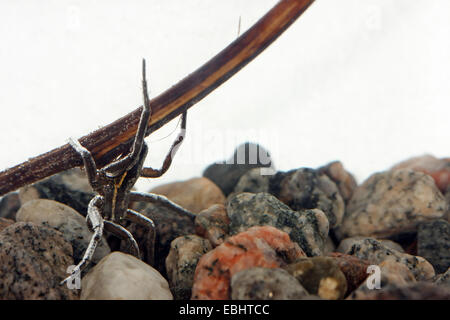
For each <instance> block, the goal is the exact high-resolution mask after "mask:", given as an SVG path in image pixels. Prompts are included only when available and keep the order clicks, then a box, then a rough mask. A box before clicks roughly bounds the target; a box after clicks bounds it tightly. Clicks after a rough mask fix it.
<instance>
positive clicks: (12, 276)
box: [0, 222, 78, 300]
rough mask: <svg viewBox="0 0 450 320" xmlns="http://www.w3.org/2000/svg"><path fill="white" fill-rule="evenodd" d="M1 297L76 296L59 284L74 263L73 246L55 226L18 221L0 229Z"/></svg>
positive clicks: (73, 292) (43, 298) (72, 297)
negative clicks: (53, 227)
mask: <svg viewBox="0 0 450 320" xmlns="http://www.w3.org/2000/svg"><path fill="white" fill-rule="evenodd" d="M0 261H1V268H0V300H45V299H48V300H61V299H62V300H73V299H77V298H78V293H77V292H76V290H69V289H68V288H67V287H66V286H64V285H60V282H61V281H62V280H63V279H65V278H66V277H67V276H68V274H67V273H66V270H67V267H69V266H70V265H73V264H74V263H73V259H72V246H71V245H70V243H69V242H67V241H66V240H65V239H64V238H63V235H62V234H61V233H60V232H59V231H56V230H54V229H51V228H48V227H44V226H37V225H34V224H32V223H25V222H17V223H14V224H12V225H10V226H8V227H6V228H5V229H3V231H2V232H0Z"/></svg>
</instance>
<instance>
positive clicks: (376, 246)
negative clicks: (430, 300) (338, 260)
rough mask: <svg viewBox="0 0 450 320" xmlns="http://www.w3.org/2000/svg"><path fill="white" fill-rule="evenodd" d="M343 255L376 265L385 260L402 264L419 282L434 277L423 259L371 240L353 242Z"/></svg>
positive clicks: (429, 266) (430, 266)
mask: <svg viewBox="0 0 450 320" xmlns="http://www.w3.org/2000/svg"><path fill="white" fill-rule="evenodd" d="M344 253H346V254H349V255H354V256H356V257H358V258H360V259H363V260H367V261H369V262H370V263H371V264H376V265H379V264H380V263H381V262H383V261H386V260H393V261H396V262H400V263H403V264H404V265H406V266H407V267H408V268H409V270H411V272H412V273H413V275H414V277H415V278H416V279H417V280H419V281H420V280H429V279H431V278H433V276H434V275H435V272H434V269H433V266H432V265H431V264H430V263H429V262H428V261H427V260H425V259H424V258H422V257H419V256H412V255H409V254H407V253H401V252H398V251H396V250H393V249H390V248H388V247H386V246H385V245H383V244H382V243H381V242H380V241H377V240H375V239H371V238H366V239H363V240H358V241H355V242H354V243H353V245H352V247H351V248H349V249H348V250H347V251H346V252H344Z"/></svg>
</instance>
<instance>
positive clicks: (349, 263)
mask: <svg viewBox="0 0 450 320" xmlns="http://www.w3.org/2000/svg"><path fill="white" fill-rule="evenodd" d="M329 256H330V257H331V258H333V259H334V260H335V261H336V263H337V265H338V266H339V269H341V271H342V273H343V274H344V276H345V278H346V279H347V292H346V294H345V295H348V294H349V293H351V292H353V291H354V290H355V289H356V288H358V287H359V286H360V285H361V284H362V283H363V281H364V280H366V278H367V276H368V273H367V268H368V267H369V265H370V263H369V261H367V260H362V259H359V258H357V257H355V256H351V255H348V254H343V253H339V252H332V253H330V254H329Z"/></svg>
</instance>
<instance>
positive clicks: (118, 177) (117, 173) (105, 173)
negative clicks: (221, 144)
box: [62, 60, 194, 283]
mask: <svg viewBox="0 0 450 320" xmlns="http://www.w3.org/2000/svg"><path fill="white" fill-rule="evenodd" d="M142 87H143V95H144V105H143V107H142V113H141V118H140V120H139V126H138V129H137V132H136V136H135V138H134V142H133V145H132V147H131V150H130V152H129V153H128V154H126V155H123V156H121V157H119V158H118V159H117V160H115V161H113V162H111V163H110V164H108V165H106V166H105V167H103V168H101V169H97V166H96V164H95V160H94V158H93V157H92V155H91V153H90V152H89V150H87V149H86V148H85V147H83V146H82V145H81V144H80V142H79V141H78V140H74V139H70V140H69V143H70V145H71V146H72V147H73V148H74V149H75V150H76V151H77V152H78V153H79V154H80V156H81V157H82V159H83V164H84V168H85V170H86V173H87V177H88V180H89V183H90V185H91V186H92V188H93V189H94V191H95V192H97V193H98V195H96V196H95V197H94V198H93V199H92V200H91V201H90V202H89V205H88V214H87V217H86V218H87V221H88V225H89V226H90V228H91V230H92V231H93V232H94V234H93V236H92V238H91V241H90V243H89V245H88V248H87V249H86V252H85V254H84V256H83V258H82V260H81V261H80V263H79V264H78V265H77V266H75V268H73V270H72V272H71V275H70V276H69V277H68V278H66V279H65V280H64V281H63V282H62V283H64V282H66V281H70V280H72V279H74V277H75V276H76V275H78V274H79V273H80V271H81V269H82V268H83V267H84V266H85V265H86V264H87V263H88V262H89V261H90V259H91V258H92V255H93V254H94V251H95V248H96V246H97V243H98V241H99V240H100V239H101V237H102V235H103V229H105V230H107V231H109V232H111V233H112V234H114V235H116V236H118V237H119V238H120V239H123V240H128V241H129V242H130V244H131V246H132V248H133V251H134V254H135V255H136V256H137V257H138V258H140V253H139V247H138V245H137V243H136V240H135V239H134V238H133V236H132V234H131V233H130V232H129V231H128V230H127V229H125V228H124V227H123V226H121V225H120V223H121V222H122V220H129V221H132V222H135V223H138V224H140V225H143V226H145V227H147V228H148V232H149V234H148V236H149V237H150V238H151V246H150V247H149V248H148V254H147V255H148V256H149V258H150V261H152V260H153V246H154V241H155V225H154V223H153V221H152V220H151V219H149V218H147V217H146V216H144V215H142V214H140V213H138V212H136V211H134V210H131V209H129V208H128V206H129V203H130V202H131V201H147V202H152V203H157V204H159V205H162V206H165V207H167V208H170V209H172V210H174V211H176V212H177V213H179V214H183V215H187V216H189V217H191V218H193V217H194V214H192V213H191V212H189V211H188V210H186V209H184V208H182V207H181V206H179V205H177V204H176V203H174V202H172V201H170V200H169V199H167V198H166V197H164V196H160V195H156V194H152V193H140V192H133V191H131V188H132V187H133V186H134V184H135V183H136V181H137V179H138V178H139V177H146V178H156V177H160V176H162V175H163V174H164V173H165V172H166V171H167V169H169V167H170V164H171V163H172V159H173V156H174V155H175V152H176V151H177V149H178V147H179V146H180V144H181V142H182V141H183V139H184V134H185V131H186V111H184V112H183V114H182V119H181V132H180V133H179V134H178V137H177V139H176V140H175V141H174V143H173V144H172V146H171V148H170V150H169V153H168V154H167V156H166V158H165V159H164V162H163V165H162V168H161V169H153V168H144V167H143V166H144V161H145V158H146V156H147V152H148V147H147V144H146V143H145V141H144V138H145V132H146V130H147V126H148V123H149V120H150V117H151V107H150V100H149V98H148V93H147V81H146V76H145V60H143V62H142Z"/></svg>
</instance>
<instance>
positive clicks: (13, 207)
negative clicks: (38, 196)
mask: <svg viewBox="0 0 450 320" xmlns="http://www.w3.org/2000/svg"><path fill="white" fill-rule="evenodd" d="M20 205H21V204H20V199H19V194H18V193H17V192H10V193H8V194H6V195H4V196H3V197H2V198H1V199H0V218H5V219H11V220H16V212H17V210H19V208H20Z"/></svg>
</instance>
